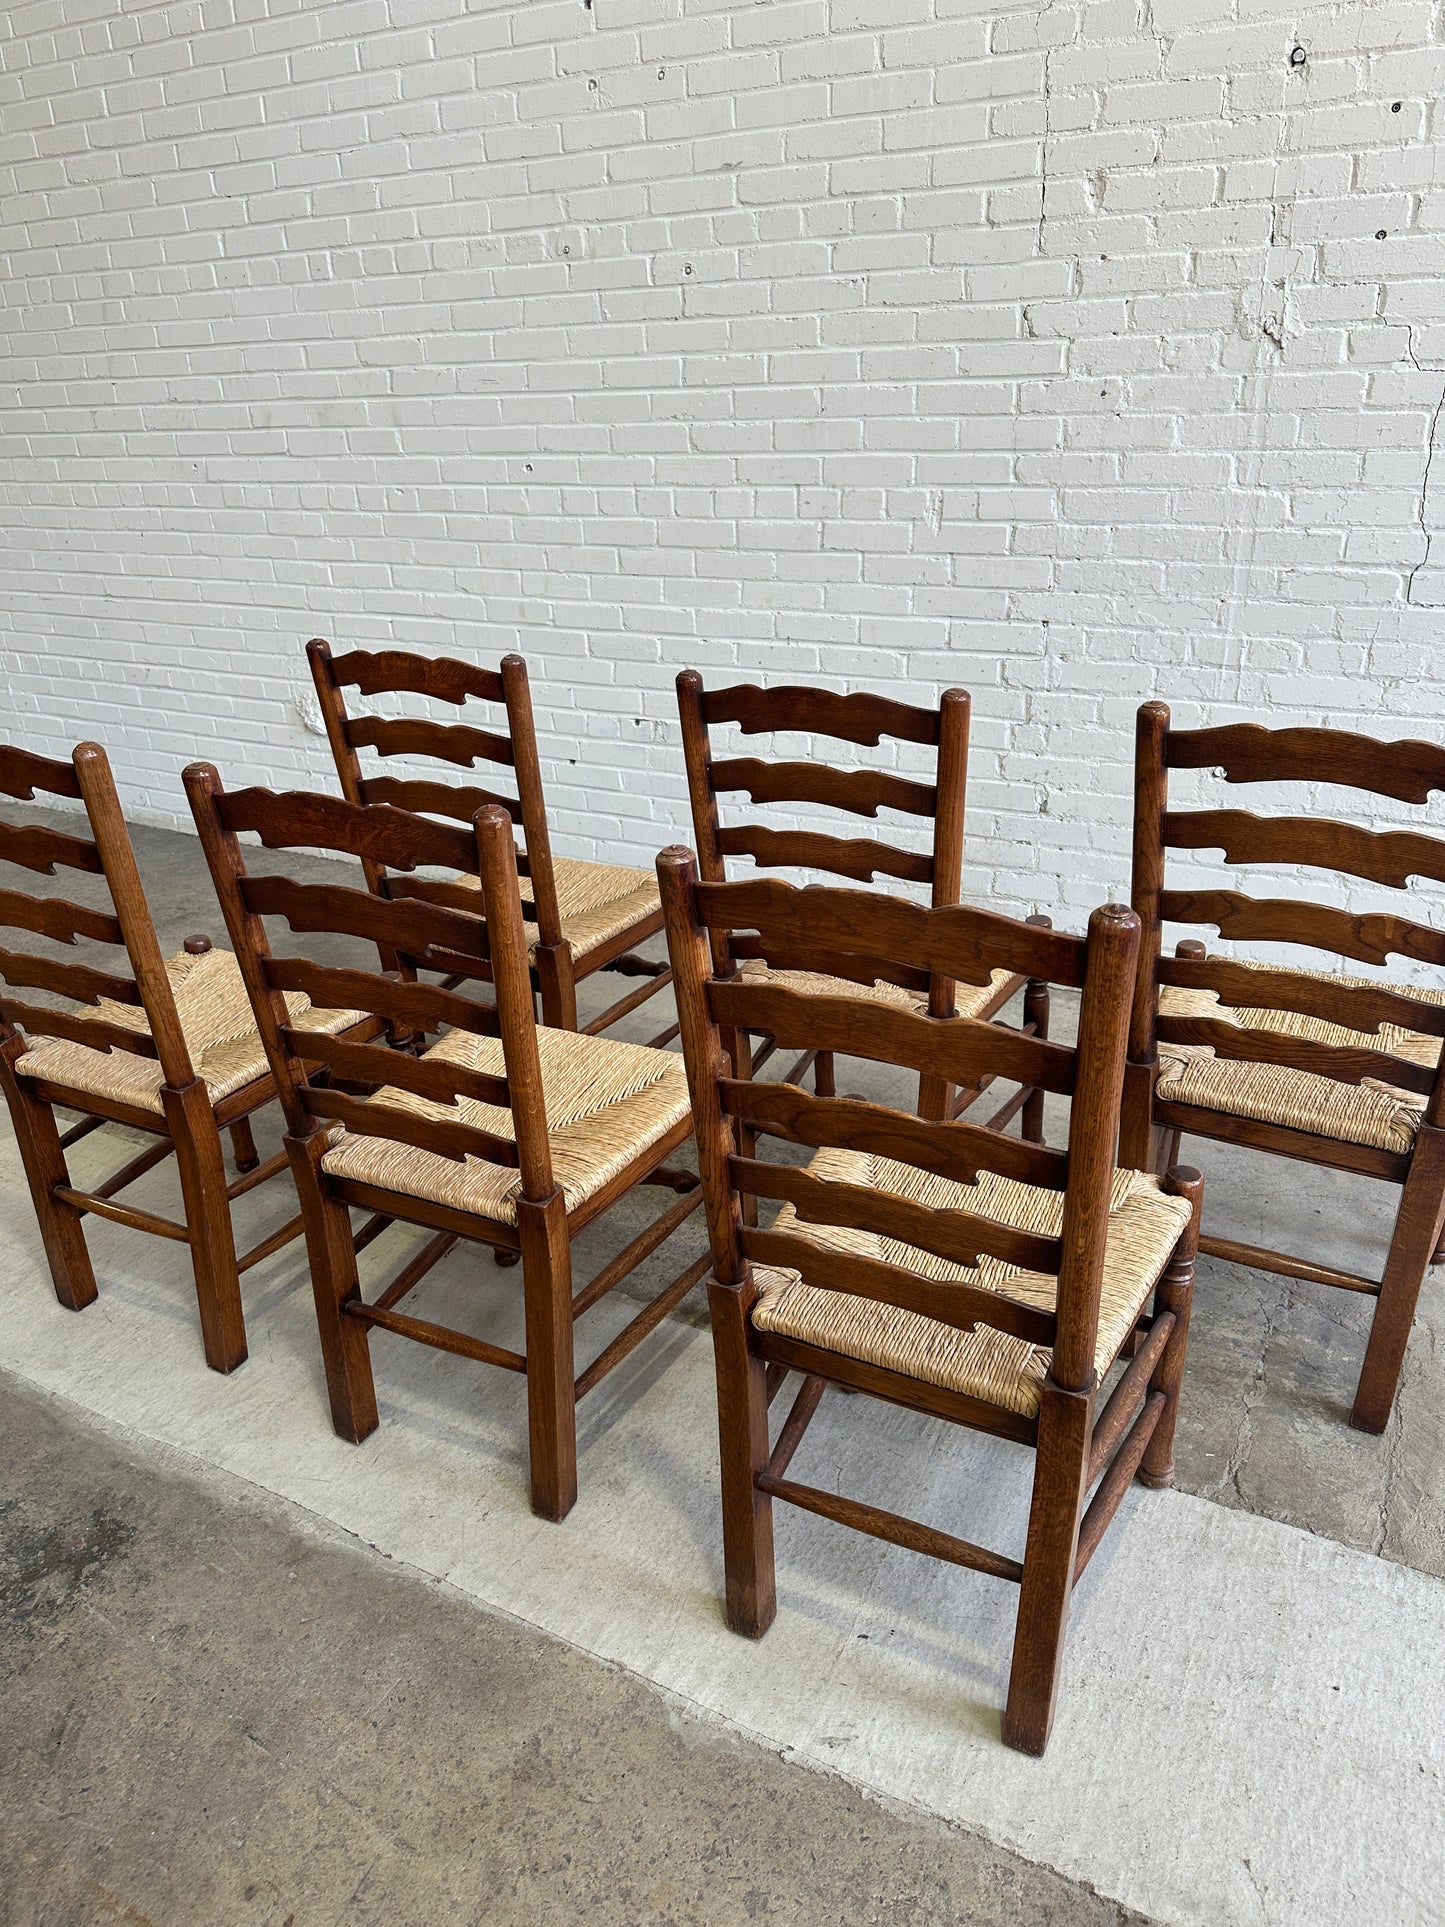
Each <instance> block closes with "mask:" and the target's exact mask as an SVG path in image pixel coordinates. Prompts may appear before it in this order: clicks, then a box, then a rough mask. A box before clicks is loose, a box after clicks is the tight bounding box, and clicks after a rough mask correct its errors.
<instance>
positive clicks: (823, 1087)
mask: <svg viewBox="0 0 1445 1927" xmlns="http://www.w3.org/2000/svg"><path fill="white" fill-rule="evenodd" d="M813 1089H814V1090H815V1091H816V1092H817V1093H818V1096H819V1097H835V1096H836V1095H837V1092H838V1086H837V1083H836V1081H835V1078H834V1070H833V1053H832V1051H830V1050H820V1051H819V1052H818V1055H817V1056H816V1057H815V1058H814V1059H813Z"/></svg>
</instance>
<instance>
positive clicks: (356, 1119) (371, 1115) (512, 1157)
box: [300, 1045, 519, 1169]
mask: <svg viewBox="0 0 1445 1927" xmlns="http://www.w3.org/2000/svg"><path fill="white" fill-rule="evenodd" d="M365 1048H367V1049H370V1048H372V1047H371V1046H369V1045H368V1046H366V1047H365ZM379 1054H380V1053H378V1055H379ZM300 1100H301V1107H302V1109H303V1110H304V1111H305V1112H306V1113H307V1114H308V1116H310V1117H313V1118H318V1119H324V1120H326V1121H327V1122H329V1123H333V1124H344V1125H345V1126H346V1128H347V1130H348V1131H352V1132H354V1133H355V1134H356V1135H357V1136H358V1137H384V1138H386V1139H387V1141H388V1142H389V1143H393V1144H409V1145H411V1146H412V1147H413V1148H414V1149H415V1150H418V1151H431V1152H434V1153H435V1155H436V1156H437V1157H442V1158H450V1159H451V1160H452V1161H453V1162H454V1163H456V1164H461V1163H463V1162H464V1161H465V1160H466V1159H467V1158H484V1159H485V1160H486V1161H487V1163H488V1164H501V1165H504V1166H507V1167H508V1168H511V1169H515V1167H516V1165H517V1164H518V1162H519V1158H518V1151H517V1144H516V1140H515V1139H514V1138H509V1137H502V1136H500V1135H499V1134H498V1133H496V1132H493V1131H483V1130H481V1129H479V1127H478V1126H477V1125H475V1124H453V1123H451V1122H450V1121H449V1120H443V1119H441V1118H434V1117H423V1116H421V1115H420V1114H419V1113H418V1112H415V1111H403V1110H401V1109H399V1108H396V1107H394V1106H392V1105H389V1104H374V1103H371V1102H370V1101H369V1100H367V1099H365V1098H360V1097H352V1096H351V1095H350V1094H349V1093H348V1092H345V1091H333V1090H331V1089H329V1088H327V1087H326V1086H324V1085H323V1086H320V1087H318V1086H316V1085H312V1084H308V1085H307V1086H306V1087H305V1088H304V1089H303V1090H302V1091H301V1093H300Z"/></svg>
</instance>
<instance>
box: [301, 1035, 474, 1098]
mask: <svg viewBox="0 0 1445 1927" xmlns="http://www.w3.org/2000/svg"><path fill="white" fill-rule="evenodd" d="M281 1039H282V1042H283V1043H284V1044H285V1045H286V1047H287V1049H288V1050H291V1051H294V1052H295V1054H296V1056H297V1057H298V1058H299V1059H301V1061H302V1062H304V1063H307V1064H324V1065H325V1066H326V1068H327V1069H328V1070H331V1071H334V1072H335V1073H336V1074H337V1076H338V1077H342V1078H345V1079H346V1081H347V1082H348V1083H355V1084H372V1085H375V1086H381V1085H391V1086H392V1087H393V1088H394V1089H397V1090H402V1091H414V1092H415V1093H416V1095H417V1096H418V1097H429V1098H433V1099H434V1100H435V1101H436V1102H437V1103H439V1104H453V1103H455V1102H456V1100H457V1099H458V1098H461V1097H469V1098H474V1099H475V1100H476V1102H477V1103H478V1104H495V1105H498V1106H499V1107H500V1108H501V1109H502V1110H507V1109H509V1108H510V1106H511V1101H512V1099H511V1092H510V1090H509V1089H508V1085H507V1080H506V1078H505V1077H497V1076H493V1075H490V1074H488V1073H487V1072H486V1071H477V1070H472V1069H470V1068H469V1067H468V1066H467V1065H465V1064H454V1063H448V1062H446V1061H445V1060H443V1059H439V1058H437V1057H435V1056H432V1055H428V1056H426V1057H419V1058H418V1057H412V1056H411V1055H409V1053H408V1052H406V1051H399V1050H389V1049H388V1048H387V1046H386V1045H385V1044H357V1043H352V1042H351V1041H349V1040H348V1039H346V1038H344V1037H331V1036H328V1035H327V1034H326V1033H325V1032H324V1031H315V1030H296V1029H293V1028H292V1027H291V1026H290V1025H289V1024H288V1025H286V1026H284V1027H283V1029H282V1032H281Z"/></svg>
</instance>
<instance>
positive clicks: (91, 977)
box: [0, 950, 141, 1004]
mask: <svg viewBox="0 0 1445 1927" xmlns="http://www.w3.org/2000/svg"><path fill="white" fill-rule="evenodd" d="M0 977H3V978H4V979H5V981H6V983H7V984H16V985H20V986H24V987H25V988H27V989H31V990H53V991H54V992H55V993H56V995H57V996H60V997H74V998H75V999H76V1000H77V1002H79V1003H82V1004H97V1003H99V1002H100V1000H101V998H102V997H108V998H109V999H110V1000H111V1002H112V1003H116V1004H139V1003H140V1001H141V994H140V986H139V985H138V984H137V983H136V981H135V979H134V978H133V977H120V976H117V975H115V973H114V972H112V971H109V970H94V969H92V968H91V967H90V966H89V965H88V964H75V963H62V962H61V961H60V960H59V959H58V958H55V957H32V956H31V955H30V954H29V953H28V952H26V951H19V950H0Z"/></svg>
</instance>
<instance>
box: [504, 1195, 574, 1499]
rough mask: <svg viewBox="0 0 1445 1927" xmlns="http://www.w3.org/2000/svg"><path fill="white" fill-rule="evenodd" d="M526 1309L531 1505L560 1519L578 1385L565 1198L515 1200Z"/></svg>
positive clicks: (570, 1479)
mask: <svg viewBox="0 0 1445 1927" xmlns="http://www.w3.org/2000/svg"><path fill="white" fill-rule="evenodd" d="M517 1232H518V1236H519V1238H520V1240H521V1245H522V1291H523V1295H524V1297H525V1301H526V1314H527V1436H528V1443H529V1447H530V1458H531V1490H532V1510H533V1511H534V1512H535V1513H538V1514H539V1515H540V1516H541V1517H542V1518H544V1519H565V1518H566V1516H567V1514H568V1513H569V1512H570V1511H571V1510H572V1507H573V1506H574V1505H575V1504H576V1501H577V1391H576V1377H575V1374H576V1368H575V1365H574V1362H573V1352H572V1250H571V1244H570V1241H569V1239H568V1236H567V1204H566V1200H565V1199H564V1198H563V1196H562V1193H561V1191H560V1190H559V1191H554V1192H553V1193H552V1195H551V1197H550V1198H548V1199H547V1201H546V1203H545V1204H538V1203H534V1202H533V1201H532V1200H530V1199H527V1198H519V1199H518V1201H517Z"/></svg>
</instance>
